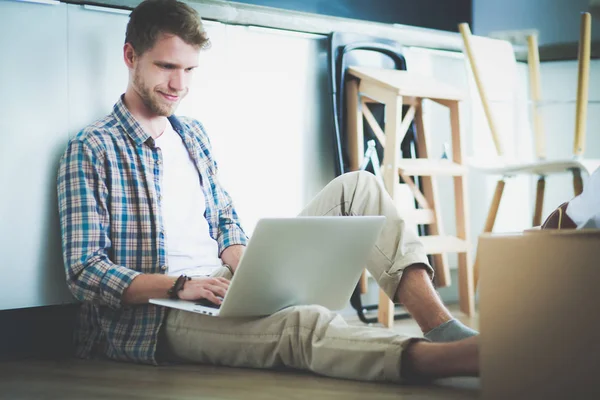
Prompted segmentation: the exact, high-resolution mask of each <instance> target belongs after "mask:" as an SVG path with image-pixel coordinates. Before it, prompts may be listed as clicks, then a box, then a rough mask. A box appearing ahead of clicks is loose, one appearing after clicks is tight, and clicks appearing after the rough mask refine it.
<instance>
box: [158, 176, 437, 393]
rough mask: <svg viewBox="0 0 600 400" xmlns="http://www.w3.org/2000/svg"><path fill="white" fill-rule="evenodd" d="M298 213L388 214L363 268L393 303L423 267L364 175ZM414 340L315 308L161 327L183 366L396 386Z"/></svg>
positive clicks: (382, 195) (184, 315) (189, 318)
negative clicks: (406, 273) (414, 268)
mask: <svg viewBox="0 0 600 400" xmlns="http://www.w3.org/2000/svg"><path fill="white" fill-rule="evenodd" d="M301 215H304V216H307V215H312V216H325V215H327V216H334V215H384V216H386V217H387V218H386V223H385V225H384V228H383V231H382V233H381V235H380V237H379V238H378V240H377V242H376V246H375V248H374V249H373V252H372V253H371V257H370V260H369V261H368V265H367V268H368V269H369V272H370V273H371V275H372V276H373V277H375V279H376V280H377V282H378V283H379V286H380V287H381V288H382V289H383V290H384V291H385V293H387V295H388V296H389V297H390V298H392V299H394V298H395V296H396V290H397V288H398V284H399V283H400V278H401V277H402V271H403V269H404V268H405V267H407V266H409V265H411V264H416V263H422V264H425V265H428V261H427V257H426V256H425V253H424V251H423V248H422V245H421V244H420V242H419V241H418V238H417V236H416V233H414V232H411V231H410V230H408V229H407V228H406V226H405V224H404V221H403V220H402V218H401V216H400V215H399V213H398V211H397V209H396V207H395V205H394V204H393V202H392V200H391V198H390V197H389V196H388V194H387V192H385V190H384V189H383V187H382V186H381V185H380V184H379V182H378V181H377V180H376V179H375V178H374V176H373V175H372V174H370V173H368V172H353V173H348V174H344V175H342V176H340V177H338V178H336V179H334V180H333V181H332V182H331V183H329V184H328V185H327V186H326V187H325V188H324V189H323V190H322V191H321V192H320V193H319V194H318V195H317V196H316V197H315V198H314V199H313V200H312V201H311V202H310V204H309V205H308V206H307V207H306V208H305V209H304V210H303V211H302V213H301ZM429 269H430V274H431V275H433V271H432V270H431V267H429ZM228 273H229V272H228V270H227V269H226V268H223V269H222V270H220V271H218V272H217V274H216V275H219V276H226V277H230V276H228ZM412 340H415V339H411V338H409V337H407V336H403V335H400V334H398V333H396V332H394V331H392V330H387V329H381V328H373V327H368V326H349V325H348V324H346V322H345V321H344V319H343V318H342V317H341V316H339V315H338V314H336V313H334V312H332V311H329V310H327V309H325V308H323V307H320V306H300V307H290V308H286V309H284V310H281V311H279V312H277V313H275V314H273V315H270V316H268V317H264V318H219V317H210V316H205V315H200V314H194V313H190V312H185V311H178V310H170V312H169V314H168V317H167V320H166V326H165V330H164V346H165V347H166V348H167V351H168V353H170V354H171V355H173V356H175V357H176V358H177V359H178V360H182V361H188V362H195V363H207V364H215V365H226V366H232V367H251V368H277V367H289V368H296V369H303V370H310V371H313V372H315V373H318V374H321V375H327V376H331V377H338V378H347V379H358V380H387V381H396V382H397V381H401V376H400V370H401V354H402V350H403V348H405V347H406V345H408V343H409V342H411V341H412ZM161 345H162V344H161Z"/></svg>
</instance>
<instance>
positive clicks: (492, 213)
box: [473, 179, 506, 290]
mask: <svg viewBox="0 0 600 400" xmlns="http://www.w3.org/2000/svg"><path fill="white" fill-rule="evenodd" d="M505 184H506V182H505V181H504V179H500V180H499V181H498V182H497V183H496V191H495V192H494V197H493V198H492V204H491V205H490V210H489V211H488V216H487V219H486V220H485V227H484V228H483V232H484V233H487V232H491V231H492V230H493V229H494V224H495V223H496V216H497V215H498V208H499V207H500V200H501V199H502V193H503V192H504V185H505ZM473 281H474V283H475V290H477V283H478V282H479V264H478V263H477V259H475V263H474V265H473Z"/></svg>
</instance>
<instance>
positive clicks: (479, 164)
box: [468, 158, 600, 176]
mask: <svg viewBox="0 0 600 400" xmlns="http://www.w3.org/2000/svg"><path fill="white" fill-rule="evenodd" d="M468 165H469V167H470V168H473V169H475V170H477V171H481V172H484V173H486V174H495V175H504V176H514V175H552V174H560V173H565V172H569V171H571V170H573V169H579V170H581V171H582V172H583V173H584V174H586V175H591V174H592V173H593V172H594V171H595V170H596V169H597V168H598V167H600V160H575V159H562V160H540V161H530V162H514V161H502V160H499V159H495V160H494V159H492V160H489V159H486V160H483V159H475V158H474V159H470V160H469V162H468Z"/></svg>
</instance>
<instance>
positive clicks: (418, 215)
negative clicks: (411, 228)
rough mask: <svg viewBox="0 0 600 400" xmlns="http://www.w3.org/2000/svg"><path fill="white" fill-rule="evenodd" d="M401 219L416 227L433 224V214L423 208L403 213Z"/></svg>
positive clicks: (431, 211)
mask: <svg viewBox="0 0 600 400" xmlns="http://www.w3.org/2000/svg"><path fill="white" fill-rule="evenodd" d="M402 218H404V219H405V220H406V222H410V223H412V224H417V225H427V224H433V223H434V222H435V215H434V214H433V210H429V209H423V208H420V209H417V210H407V211H403V212H402Z"/></svg>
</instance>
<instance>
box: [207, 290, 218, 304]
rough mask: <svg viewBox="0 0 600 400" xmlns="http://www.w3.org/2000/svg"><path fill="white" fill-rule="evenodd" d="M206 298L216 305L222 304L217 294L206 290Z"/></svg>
mask: <svg viewBox="0 0 600 400" xmlns="http://www.w3.org/2000/svg"><path fill="white" fill-rule="evenodd" d="M204 298H205V299H207V300H209V301H212V302H213V303H215V304H221V303H222V301H221V299H219V298H218V297H217V296H215V294H214V293H213V292H212V291H211V290H210V289H206V290H205V291H204Z"/></svg>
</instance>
